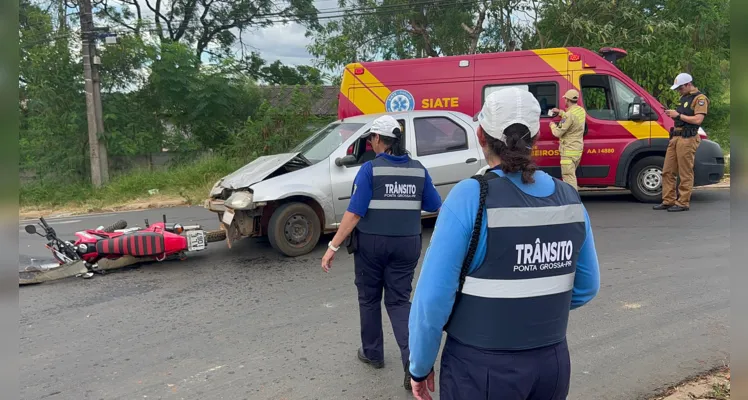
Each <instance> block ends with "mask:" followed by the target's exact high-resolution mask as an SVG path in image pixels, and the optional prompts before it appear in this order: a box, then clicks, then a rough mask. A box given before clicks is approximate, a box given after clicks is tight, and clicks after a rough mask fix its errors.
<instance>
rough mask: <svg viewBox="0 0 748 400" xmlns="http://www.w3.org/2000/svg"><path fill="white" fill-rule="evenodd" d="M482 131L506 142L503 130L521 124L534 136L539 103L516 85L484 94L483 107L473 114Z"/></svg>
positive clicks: (538, 114) (537, 130)
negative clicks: (476, 113)
mask: <svg viewBox="0 0 748 400" xmlns="http://www.w3.org/2000/svg"><path fill="white" fill-rule="evenodd" d="M474 120H475V121H478V122H479V123H480V126H481V128H483V131H484V132H486V134H487V135H489V136H491V137H493V138H494V139H498V140H501V141H502V142H504V143H506V136H505V135H504V130H505V129H506V128H507V127H509V126H510V125H514V124H522V125H524V126H526V127H527V129H529V130H530V136H531V137H534V136H535V135H537V134H538V132H539V131H540V103H538V100H537V99H536V98H535V96H533V95H532V93H530V92H529V91H527V90H523V89H520V88H517V87H509V88H505V89H500V90H497V91H495V92H492V93H490V94H489V95H488V96H486V101H485V102H484V103H483V108H482V109H481V111H480V113H478V115H476V116H475V118H474Z"/></svg>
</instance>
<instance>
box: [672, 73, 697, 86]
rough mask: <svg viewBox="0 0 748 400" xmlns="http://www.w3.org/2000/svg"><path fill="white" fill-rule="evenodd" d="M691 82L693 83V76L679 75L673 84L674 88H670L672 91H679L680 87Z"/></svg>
mask: <svg viewBox="0 0 748 400" xmlns="http://www.w3.org/2000/svg"><path fill="white" fill-rule="evenodd" d="M691 82H693V77H691V75H689V74H687V73H685V72H684V73H681V74H678V76H676V77H675V82H673V86H671V87H670V90H675V89H678V87H680V86H683V85H685V84H686V83H691Z"/></svg>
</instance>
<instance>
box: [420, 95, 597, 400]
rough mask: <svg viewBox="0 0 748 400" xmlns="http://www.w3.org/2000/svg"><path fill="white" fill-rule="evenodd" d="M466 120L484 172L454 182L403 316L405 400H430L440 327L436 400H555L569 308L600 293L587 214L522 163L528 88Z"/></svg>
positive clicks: (526, 153) (533, 118)
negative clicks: (408, 396) (406, 327)
mask: <svg viewBox="0 0 748 400" xmlns="http://www.w3.org/2000/svg"><path fill="white" fill-rule="evenodd" d="M476 119H477V120H478V121H479V122H480V127H479V128H478V132H477V136H478V140H479V142H480V144H481V147H482V149H483V153H484V154H485V157H486V160H487V162H488V164H489V166H490V169H489V170H488V171H487V172H486V173H485V174H483V175H476V176H474V177H473V178H472V179H466V180H463V181H461V182H460V183H458V184H457V185H456V186H455V187H454V188H453V189H452V191H451V192H450V193H449V195H448V196H447V198H446V200H445V201H444V204H443V205H442V208H441V212H440V214H439V217H438V218H437V221H436V227H435V229H434V233H433V235H432V237H431V243H430V245H429V248H428V251H427V252H426V257H425V259H424V261H423V265H422V269H421V274H420V276H419V279H418V285H417V287H416V292H415V296H414V299H413V305H412V307H411V313H410V373H411V375H413V384H412V386H413V395H414V396H415V398H416V399H418V400H422V399H431V394H430V392H433V391H434V389H435V385H434V370H433V366H434V363H435V362H436V357H437V354H438V353H439V347H440V344H441V341H442V331H446V332H447V340H446V344H445V346H444V350H443V352H442V359H441V372H440V374H441V375H440V382H439V387H440V391H439V396H440V398H441V399H443V400H451V399H486V398H490V399H503V398H511V399H528V400H541V399H542V400H561V399H566V396H567V394H568V391H569V379H570V371H571V370H570V359H569V350H568V347H567V344H566V328H567V323H568V317H569V310H570V309H575V308H578V307H581V306H582V305H584V304H587V303H588V302H589V301H590V300H592V299H593V298H594V297H595V295H596V294H597V292H598V290H599V287H600V272H599V265H598V260H597V253H596V250H595V240H594V237H593V234H592V228H591V224H590V219H589V216H588V214H587V211H586V209H585V207H584V205H582V202H581V200H580V197H579V194H578V193H577V191H576V190H575V189H574V188H573V187H571V186H570V185H569V184H567V183H564V182H562V181H560V180H558V179H555V178H553V177H551V176H550V175H548V174H547V173H545V172H542V171H540V170H538V169H537V166H536V165H535V163H534V162H533V160H532V157H531V152H532V150H531V148H532V146H533V144H534V142H535V140H536V138H537V132H538V129H539V119H540V106H539V104H538V102H537V100H536V99H535V98H534V96H533V95H532V94H531V93H530V92H528V91H526V90H520V89H516V88H507V89H502V90H499V91H496V92H493V93H491V94H489V95H488V96H487V97H486V100H485V104H484V105H483V108H482V110H481V112H480V113H479V114H478V115H477V116H476ZM551 221H552V222H551Z"/></svg>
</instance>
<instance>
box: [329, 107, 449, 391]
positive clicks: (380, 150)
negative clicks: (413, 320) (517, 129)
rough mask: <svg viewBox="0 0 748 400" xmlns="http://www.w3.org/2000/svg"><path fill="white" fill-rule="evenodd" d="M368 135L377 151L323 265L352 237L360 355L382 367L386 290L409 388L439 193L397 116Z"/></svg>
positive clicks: (359, 178) (376, 123)
mask: <svg viewBox="0 0 748 400" xmlns="http://www.w3.org/2000/svg"><path fill="white" fill-rule="evenodd" d="M365 135H367V140H368V141H369V142H370V143H371V147H372V148H373V149H374V152H375V153H376V154H377V155H376V158H374V160H372V161H367V162H366V163H364V164H363V165H362V166H361V168H360V169H359V171H358V173H357V174H356V178H355V180H354V183H353V188H352V194H351V201H350V204H349V206H348V210H347V211H346V212H345V214H344V215H343V218H342V220H341V222H340V227H339V228H338V231H337V233H336V234H335V237H334V238H333V239H332V241H330V243H329V244H328V250H327V252H326V253H325V255H324V257H323V258H322V269H323V270H324V271H325V272H329V270H330V267H331V265H332V260H333V258H334V257H335V253H336V252H337V251H338V250H339V249H340V246H341V245H342V244H343V243H344V241H348V243H349V244H348V246H347V247H348V251H349V252H353V253H354V269H355V275H356V277H355V284H356V288H357V289H358V303H359V314H360V319H361V342H362V346H361V347H360V348H359V349H358V359H359V360H360V361H362V362H364V363H366V364H369V365H371V366H372V367H374V368H382V367H384V348H383V334H382V309H381V302H382V292H383V291H384V305H385V307H386V308H387V313H388V314H389V317H390V321H391V322H392V330H393V332H394V334H395V340H396V341H397V344H398V346H399V347H400V355H401V359H402V364H403V365H402V367H403V370H404V372H405V378H404V380H403V386H404V387H405V389H406V390H411V386H410V382H411V381H410V374H408V358H409V355H410V353H409V350H408V316H409V314H410V293H411V290H412V282H413V274H414V272H415V268H416V264H418V259H419V258H420V256H421V210H425V211H428V212H436V211H438V210H439V208H440V207H441V197H440V196H439V192H437V191H436V188H435V187H434V184H433V183H432V181H431V177H430V176H429V173H428V171H427V170H426V168H425V167H424V166H423V165H422V164H421V163H420V162H419V161H416V160H413V159H411V158H410V156H409V155H408V154H407V153H406V151H405V149H404V148H403V144H402V141H401V136H402V128H401V127H400V124H399V123H398V122H397V120H395V119H394V118H392V117H391V116H389V115H385V116H382V117H379V118H377V119H376V120H374V122H373V123H372V126H371V129H370V130H369V131H368V132H367V133H366V134H365ZM346 239H347V240H346Z"/></svg>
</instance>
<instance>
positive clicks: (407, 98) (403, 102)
mask: <svg viewBox="0 0 748 400" xmlns="http://www.w3.org/2000/svg"><path fill="white" fill-rule="evenodd" d="M384 105H385V109H386V110H387V112H401V111H412V110H414V109H415V108H416V101H415V99H414V98H413V95H412V94H410V92H408V91H407V90H403V89H398V90H395V91H393V92H392V93H390V95H389V96H387V100H385V101H384Z"/></svg>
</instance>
